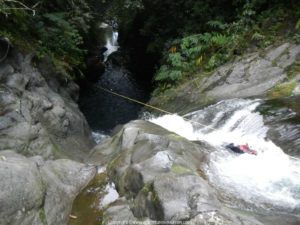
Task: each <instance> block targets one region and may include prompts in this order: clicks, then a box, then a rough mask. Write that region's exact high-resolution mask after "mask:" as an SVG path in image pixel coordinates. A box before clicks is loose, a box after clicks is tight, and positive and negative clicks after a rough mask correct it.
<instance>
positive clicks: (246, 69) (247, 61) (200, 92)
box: [150, 43, 300, 112]
mask: <svg viewBox="0 0 300 225" xmlns="http://www.w3.org/2000/svg"><path fill="white" fill-rule="evenodd" d="M299 60H300V45H296V44H290V43H284V44H282V45H280V46H277V47H269V48H268V49H265V50H264V51H262V52H260V53H258V52H255V53H251V54H246V55H244V56H243V57H240V58H237V59H236V60H235V61H234V62H230V63H227V64H226V65H224V66H221V67H219V68H218V69H217V70H215V71H214V72H213V73H212V74H211V75H209V76H207V77H204V78H197V79H195V80H192V81H189V82H186V83H184V84H182V85H180V86H179V87H177V88H175V89H171V90H169V91H166V92H165V93H162V94H161V95H160V96H157V97H154V98H152V99H151V101H150V104H152V105H158V106H161V107H163V108H164V109H168V110H169V111H171V112H180V111H183V112H187V111H189V110H190V109H192V108H193V107H199V106H203V105H206V104H208V103H214V102H217V101H220V100H224V99H230V98H247V97H265V96H266V94H267V93H268V91H270V90H271V89H272V88H273V87H275V86H276V85H278V84H281V83H283V82H285V81H288V80H289V81H290V82H291V83H293V84H295V85H293V86H294V87H293V88H294V90H291V93H294V94H297V93H298V92H299V86H300V82H299V78H297V74H294V76H295V78H291V77H288V75H289V74H288V72H289V68H290V67H291V66H293V65H294V64H296V63H299ZM299 73H300V71H299Z"/></svg>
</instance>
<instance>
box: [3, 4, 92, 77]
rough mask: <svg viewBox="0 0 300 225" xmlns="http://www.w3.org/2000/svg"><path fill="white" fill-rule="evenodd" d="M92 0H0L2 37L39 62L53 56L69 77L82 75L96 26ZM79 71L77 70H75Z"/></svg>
mask: <svg viewBox="0 0 300 225" xmlns="http://www.w3.org/2000/svg"><path fill="white" fill-rule="evenodd" d="M89 4H90V3H89V2H88V0H67V1H61V0H44V1H38V0H25V1H22V3H21V2H19V1H13V0H0V26H1V29H0V36H2V37H7V38H9V39H10V41H11V42H12V43H13V44H14V45H16V46H18V47H20V48H22V49H24V50H30V51H36V54H37V56H38V57H39V58H42V57H44V56H46V55H47V56H50V58H51V59H52V62H53V64H54V65H55V66H56V68H57V69H58V71H59V72H60V73H61V74H63V75H65V76H68V77H71V75H72V76H74V74H76V71H78V74H79V73H80V71H79V70H80V69H82V68H83V62H84V56H85V53H86V50H85V49H84V48H83V44H84V43H83V41H84V37H85V36H86V35H88V32H89V30H90V24H91V22H92V19H93V17H92V14H93V13H92V9H91V8H90V7H89ZM74 69H75V70H74Z"/></svg>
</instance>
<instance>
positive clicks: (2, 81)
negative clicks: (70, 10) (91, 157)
mask: <svg viewBox="0 0 300 225" xmlns="http://www.w3.org/2000/svg"><path fill="white" fill-rule="evenodd" d="M32 64H33V62H32V56H30V55H26V56H23V55H22V54H20V53H16V52H12V53H11V54H10V57H9V58H8V59H6V60H5V61H4V62H2V63H1V64H0V106H1V107H0V150H15V151H17V152H18V153H20V154H22V155H26V156H33V155H41V156H42V157H43V158H45V159H47V158H62V157H63V158H65V157H67V158H72V159H77V160H81V159H82V158H83V157H84V155H85V154H86V153H87V151H88V150H89V149H90V148H91V147H92V146H93V145H94V142H93V140H92V138H91V133H90V130H89V127H88V125H87V122H86V120H85V118H84V116H83V115H82V113H81V112H80V111H79V109H78V106H77V104H76V103H75V102H74V99H75V100H76V98H77V92H78V87H77V85H75V84H74V83H73V82H68V83H67V82H62V81H59V79H57V77H55V76H56V75H55V72H53V69H51V64H47V62H44V63H43V64H41V65H40V69H36V68H35V67H33V66H32ZM40 71H41V73H40Z"/></svg>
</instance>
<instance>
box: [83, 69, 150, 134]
mask: <svg viewBox="0 0 300 225" xmlns="http://www.w3.org/2000/svg"><path fill="white" fill-rule="evenodd" d="M100 87H103V88H106V89H109V90H111V91H114V92H116V93H118V94H122V95H125V96H128V97H129V98H133V99H136V100H139V101H142V102H146V101H147V100H148V98H149V88H148V87H146V86H145V85H144V84H141V83H139V82H137V81H136V79H134V77H133V76H132V74H131V73H130V72H129V71H128V70H127V69H125V68H123V67H122V66H119V65H113V64H112V63H108V65H107V68H106V71H105V73H104V74H103V75H102V76H101V77H100V79H99V80H98V81H97V82H96V83H95V84H93V85H92V86H91V87H89V88H87V89H86V90H83V91H82V93H81V95H80V99H79V106H80V109H81V111H82V112H83V114H84V115H85V117H86V119H87V121H88V123H89V125H90V127H91V129H92V130H93V131H102V132H103V131H104V132H105V133H109V132H110V131H111V130H112V129H113V128H114V127H115V126H117V125H119V124H124V123H127V122H129V121H130V120H133V119H136V118H137V117H138V114H139V112H140V110H141V108H142V107H143V106H142V105H140V104H137V103H135V102H132V101H129V100H127V99H123V98H121V97H119V96H115V95H113V94H110V93H107V92H105V91H103V90H101V89H100Z"/></svg>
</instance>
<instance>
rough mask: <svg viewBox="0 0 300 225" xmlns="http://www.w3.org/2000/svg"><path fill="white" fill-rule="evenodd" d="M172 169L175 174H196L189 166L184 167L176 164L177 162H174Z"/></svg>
mask: <svg viewBox="0 0 300 225" xmlns="http://www.w3.org/2000/svg"><path fill="white" fill-rule="evenodd" d="M171 171H172V172H173V173H175V174H179V175H181V174H194V172H193V171H192V170H191V169H189V168H187V167H184V166H181V165H176V164H173V166H172V167H171Z"/></svg>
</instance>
